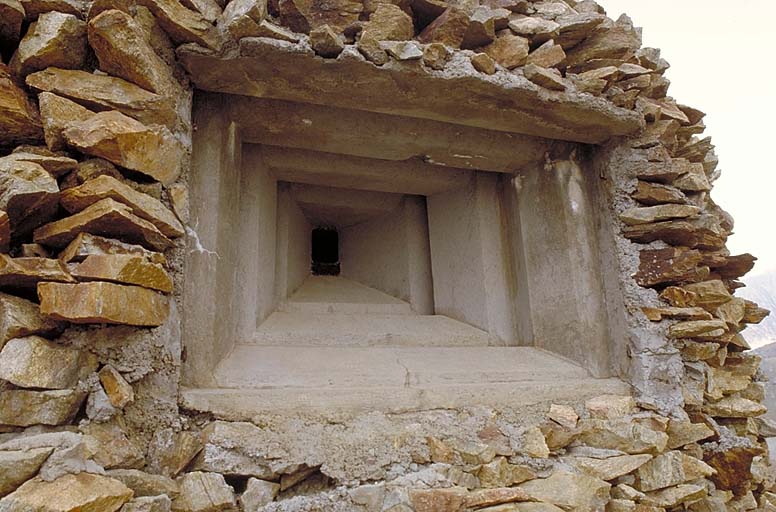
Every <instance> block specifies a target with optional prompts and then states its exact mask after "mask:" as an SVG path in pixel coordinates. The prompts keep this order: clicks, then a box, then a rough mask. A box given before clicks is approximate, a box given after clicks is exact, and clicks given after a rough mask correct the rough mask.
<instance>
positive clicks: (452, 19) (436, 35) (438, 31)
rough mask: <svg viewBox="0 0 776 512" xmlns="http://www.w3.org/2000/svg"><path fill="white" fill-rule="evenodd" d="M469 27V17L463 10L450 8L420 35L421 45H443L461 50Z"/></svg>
mask: <svg viewBox="0 0 776 512" xmlns="http://www.w3.org/2000/svg"><path fill="white" fill-rule="evenodd" d="M468 27H469V15H468V14H466V12H464V11H462V10H461V9H457V8H455V7H449V8H448V9H446V10H445V12H443V13H442V14H441V15H440V16H439V17H438V18H437V19H435V20H434V21H432V22H431V23H430V24H429V25H428V26H427V27H426V28H424V29H423V32H421V33H420V34H419V35H418V41H420V42H421V43H442V44H444V45H445V46H449V47H450V48H460V47H461V44H462V43H463V40H464V37H466V30H467V29H468Z"/></svg>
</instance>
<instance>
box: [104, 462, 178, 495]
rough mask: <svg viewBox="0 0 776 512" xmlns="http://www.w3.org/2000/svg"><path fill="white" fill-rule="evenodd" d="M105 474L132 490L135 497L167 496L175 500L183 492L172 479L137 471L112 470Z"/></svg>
mask: <svg viewBox="0 0 776 512" xmlns="http://www.w3.org/2000/svg"><path fill="white" fill-rule="evenodd" d="M105 474H106V475H107V476H109V477H111V478H115V479H116V480H118V481H119V482H121V483H123V484H124V485H126V486H127V487H129V488H130V489H132V491H133V492H134V493H135V497H140V496H158V495H160V494H166V495H167V496H169V497H170V498H172V499H175V498H177V497H178V495H180V492H181V487H180V484H179V483H178V482H177V481H175V480H173V479H172V478H169V477H166V476H162V475H155V474H153V473H146V472H144V471H140V470H137V469H111V470H108V471H107V472H106V473H105Z"/></svg>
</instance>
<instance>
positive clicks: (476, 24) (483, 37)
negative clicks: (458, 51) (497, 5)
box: [461, 5, 497, 48]
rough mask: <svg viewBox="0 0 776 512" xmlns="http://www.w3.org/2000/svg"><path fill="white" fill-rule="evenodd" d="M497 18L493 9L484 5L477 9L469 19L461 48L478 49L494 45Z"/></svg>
mask: <svg viewBox="0 0 776 512" xmlns="http://www.w3.org/2000/svg"><path fill="white" fill-rule="evenodd" d="M496 17H497V14H496V13H495V12H494V10H493V9H490V8H489V7H486V6H484V5H483V6H479V7H477V8H476V9H475V10H474V12H473V13H472V14H471V16H470V17H469V26H468V27H466V32H465V33H464V36H463V41H462V42H461V47H462V48H478V47H480V46H485V45H488V44H490V43H492V42H493V40H494V39H495V38H496Z"/></svg>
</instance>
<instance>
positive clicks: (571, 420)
mask: <svg viewBox="0 0 776 512" xmlns="http://www.w3.org/2000/svg"><path fill="white" fill-rule="evenodd" d="M547 417H548V418H549V419H551V420H552V421H554V422H555V423H557V424H559V425H560V426H562V427H566V428H568V429H573V428H576V426H577V421H579V415H578V414H577V411H575V410H574V408H573V407H571V406H570V405H559V404H552V405H550V410H549V412H547Z"/></svg>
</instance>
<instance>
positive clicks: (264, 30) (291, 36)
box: [255, 20, 299, 43]
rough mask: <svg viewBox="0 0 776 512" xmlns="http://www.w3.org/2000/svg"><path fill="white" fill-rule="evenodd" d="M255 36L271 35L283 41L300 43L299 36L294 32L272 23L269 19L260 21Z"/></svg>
mask: <svg viewBox="0 0 776 512" xmlns="http://www.w3.org/2000/svg"><path fill="white" fill-rule="evenodd" d="M255 37H270V38H272V39H279V40H281V41H288V42H289V43H298V42H299V36H297V35H296V34H295V33H294V32H291V31H290V30H287V29H285V28H283V27H281V26H279V25H275V24H274V23H270V22H269V21H267V20H264V21H262V22H261V23H259V27H258V30H257V31H256V35H255Z"/></svg>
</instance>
